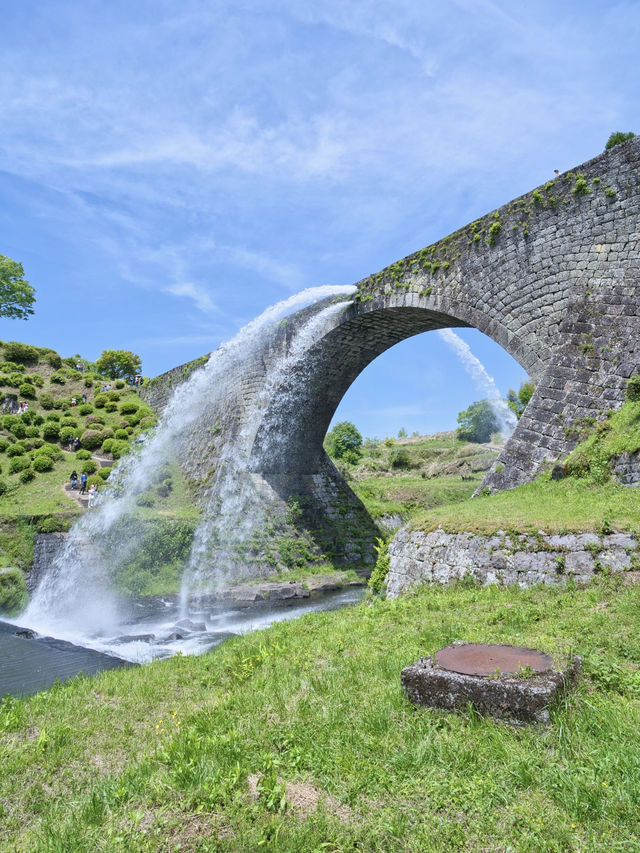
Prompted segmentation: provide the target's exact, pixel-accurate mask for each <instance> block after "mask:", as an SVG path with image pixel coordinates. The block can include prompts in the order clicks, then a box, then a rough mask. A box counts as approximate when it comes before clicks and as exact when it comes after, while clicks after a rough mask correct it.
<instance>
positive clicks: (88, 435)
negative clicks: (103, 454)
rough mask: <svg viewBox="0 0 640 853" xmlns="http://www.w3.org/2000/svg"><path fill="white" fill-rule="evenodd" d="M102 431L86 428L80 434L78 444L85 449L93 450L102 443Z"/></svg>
mask: <svg viewBox="0 0 640 853" xmlns="http://www.w3.org/2000/svg"><path fill="white" fill-rule="evenodd" d="M102 441H103V438H102V433H101V432H98V430H97V429H86V430H85V431H84V432H83V433H82V435H81V436H80V444H81V445H82V446H83V448H85V449H86V450H95V449H96V448H97V447H100V445H101V444H102Z"/></svg>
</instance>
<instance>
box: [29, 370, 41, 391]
mask: <svg viewBox="0 0 640 853" xmlns="http://www.w3.org/2000/svg"><path fill="white" fill-rule="evenodd" d="M25 379H26V380H27V381H28V382H30V383H31V384H32V385H35V386H36V388H42V386H43V385H44V379H43V378H42V376H40V374H39V373H30V374H29V375H28V376H25Z"/></svg>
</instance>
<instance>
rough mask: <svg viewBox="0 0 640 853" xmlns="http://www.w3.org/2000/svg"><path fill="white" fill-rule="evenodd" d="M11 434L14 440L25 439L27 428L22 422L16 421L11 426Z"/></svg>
mask: <svg viewBox="0 0 640 853" xmlns="http://www.w3.org/2000/svg"><path fill="white" fill-rule="evenodd" d="M11 432H12V433H13V434H14V435H15V437H16V438H26V435H27V428H26V426H25V425H24V423H23V421H18V420H17V421H16V422H15V423H13V424H12V425H11Z"/></svg>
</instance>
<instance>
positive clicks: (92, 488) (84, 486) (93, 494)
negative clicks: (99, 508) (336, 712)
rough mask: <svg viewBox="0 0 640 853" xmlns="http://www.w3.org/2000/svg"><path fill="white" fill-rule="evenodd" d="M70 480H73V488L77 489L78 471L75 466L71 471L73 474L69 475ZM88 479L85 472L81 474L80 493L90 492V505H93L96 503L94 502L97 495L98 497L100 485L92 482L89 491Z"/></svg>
mask: <svg viewBox="0 0 640 853" xmlns="http://www.w3.org/2000/svg"><path fill="white" fill-rule="evenodd" d="M69 480H70V481H71V488H72V489H77V488H78V472H77V471H76V470H75V468H74V470H73V471H72V472H71V476H70V477H69ZM87 480H88V477H87V475H86V474H85V473H84V472H83V473H82V474H81V475H80V494H81V495H85V494H88V496H89V506H93V505H94V503H95V499H96V497H97V495H98V487H97V485H96V484H95V483H92V484H91V485H90V486H89V490H88V491H87Z"/></svg>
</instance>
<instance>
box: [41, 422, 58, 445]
mask: <svg viewBox="0 0 640 853" xmlns="http://www.w3.org/2000/svg"><path fill="white" fill-rule="evenodd" d="M42 437H43V438H44V440H45V441H58V440H59V439H60V427H59V426H58V424H57V423H55V421H47V422H46V423H45V424H44V426H43V427H42Z"/></svg>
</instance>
